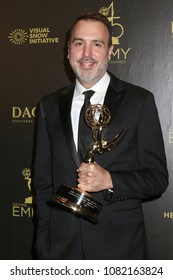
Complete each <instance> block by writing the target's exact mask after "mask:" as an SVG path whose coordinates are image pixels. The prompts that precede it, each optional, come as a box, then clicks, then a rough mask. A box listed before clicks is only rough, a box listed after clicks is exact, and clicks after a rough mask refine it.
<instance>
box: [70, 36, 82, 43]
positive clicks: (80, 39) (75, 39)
mask: <svg viewBox="0 0 173 280" xmlns="http://www.w3.org/2000/svg"><path fill="white" fill-rule="evenodd" d="M75 41H84V39H82V38H80V37H76V38H73V40H72V43H73V42H75Z"/></svg>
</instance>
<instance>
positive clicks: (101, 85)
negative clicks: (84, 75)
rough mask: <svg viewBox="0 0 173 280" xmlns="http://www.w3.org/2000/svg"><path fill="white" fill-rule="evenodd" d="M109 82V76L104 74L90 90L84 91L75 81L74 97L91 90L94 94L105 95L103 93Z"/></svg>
mask: <svg viewBox="0 0 173 280" xmlns="http://www.w3.org/2000/svg"><path fill="white" fill-rule="evenodd" d="M109 82H110V76H109V74H108V73H107V72H106V73H105V74H104V76H103V77H102V78H101V79H100V80H99V81H98V82H97V83H96V84H95V85H94V86H93V87H91V88H89V89H86V88H85V87H83V86H82V85H81V84H80V83H79V82H78V81H77V80H76V87H75V94H74V95H75V96H76V97H77V96H79V95H81V94H82V93H83V92H84V91H86V90H93V91H94V92H95V93H96V94H99V95H105V92H106V90H107V88H108V85H109Z"/></svg>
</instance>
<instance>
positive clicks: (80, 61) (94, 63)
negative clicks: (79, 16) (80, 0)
mask: <svg viewBox="0 0 173 280" xmlns="http://www.w3.org/2000/svg"><path fill="white" fill-rule="evenodd" d="M108 38H109V34H108V30H107V28H106V26H105V25H104V24H103V23H102V22H99V21H90V20H89V21H84V20H80V21H79V22H78V23H77V24H76V25H75V27H74V29H73V32H72V35H71V40H70V42H69V50H68V58H69V62H70V64H71V67H72V69H73V71H74V73H75V75H76V77H77V80H78V81H79V82H80V83H81V84H82V85H83V86H84V87H85V88H90V87H92V86H93V85H94V84H96V83H97V82H98V81H99V80H100V79H101V78H102V77H103V75H104V74H105V72H106V70H107V65H108V61H109V60H110V57H111V52H112V46H111V47H110V48H108Z"/></svg>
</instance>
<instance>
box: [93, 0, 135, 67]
mask: <svg viewBox="0 0 173 280" xmlns="http://www.w3.org/2000/svg"><path fill="white" fill-rule="evenodd" d="M99 12H100V13H101V14H103V15H104V16H106V17H107V19H108V20H109V22H110V23H111V26H112V30H113V36H112V43H113V45H114V49H113V51H112V59H111V61H110V63H120V64H124V63H126V60H127V58H128V55H129V54H130V52H131V48H123V46H122V43H121V39H122V38H123V36H125V30H124V27H123V25H122V24H121V19H120V16H118V15H117V16H115V8H114V2H113V1H112V2H111V4H110V5H109V6H108V7H101V8H100V9H99Z"/></svg>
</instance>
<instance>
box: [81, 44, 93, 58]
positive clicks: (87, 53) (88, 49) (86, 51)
mask: <svg viewBox="0 0 173 280" xmlns="http://www.w3.org/2000/svg"><path fill="white" fill-rule="evenodd" d="M91 53H92V48H91V45H89V44H85V45H84V48H83V55H84V56H90V55H91Z"/></svg>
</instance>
